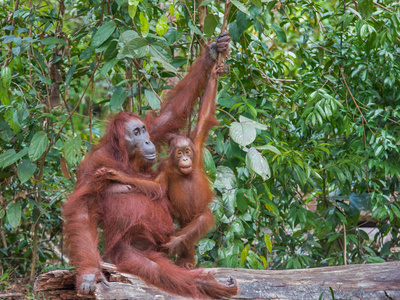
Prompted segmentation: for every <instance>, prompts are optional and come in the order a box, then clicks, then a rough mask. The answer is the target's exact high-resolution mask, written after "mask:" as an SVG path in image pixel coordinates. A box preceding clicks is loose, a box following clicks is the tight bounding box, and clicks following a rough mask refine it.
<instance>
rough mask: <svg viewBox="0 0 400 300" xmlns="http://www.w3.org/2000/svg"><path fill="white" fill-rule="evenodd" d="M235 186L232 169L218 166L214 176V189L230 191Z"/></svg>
mask: <svg viewBox="0 0 400 300" xmlns="http://www.w3.org/2000/svg"><path fill="white" fill-rule="evenodd" d="M235 185H236V176H235V173H233V171H232V169H231V168H229V167H226V166H218V167H217V173H216V175H215V181H214V187H215V188H223V189H231V188H233V187H234V186H235Z"/></svg>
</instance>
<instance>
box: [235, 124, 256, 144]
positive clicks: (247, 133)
mask: <svg viewBox="0 0 400 300" xmlns="http://www.w3.org/2000/svg"><path fill="white" fill-rule="evenodd" d="M229 135H230V136H231V138H232V139H233V140H234V141H235V142H236V143H238V144H239V145H242V146H247V145H249V144H251V143H252V142H254V140H255V139H256V136H257V133H256V129H255V127H254V124H253V123H251V122H244V123H238V122H232V123H231V126H230V130H229Z"/></svg>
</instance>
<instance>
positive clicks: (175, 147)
mask: <svg viewBox="0 0 400 300" xmlns="http://www.w3.org/2000/svg"><path fill="white" fill-rule="evenodd" d="M221 71H222V70H221V67H216V66H215V67H214V69H213V70H212V72H211V75H210V79H209V81H208V84H207V86H206V89H205V92H204V95H203V96H202V99H201V102H200V108H199V113H198V115H199V117H198V121H197V124H196V127H195V128H194V130H193V131H192V132H191V133H190V138H188V137H186V136H184V135H175V136H174V137H173V138H172V139H171V141H170V146H169V157H168V159H167V161H166V162H164V163H162V164H161V165H160V167H159V170H160V173H159V175H158V176H157V177H156V179H146V178H137V177H130V176H129V175H128V174H125V173H122V172H118V171H116V170H113V169H109V168H108V169H103V170H101V172H103V173H107V178H108V179H109V180H113V181H117V182H121V183H124V184H128V185H133V186H134V187H135V188H136V187H140V186H141V187H142V188H144V189H145V190H151V191H153V193H154V194H155V195H157V194H159V193H164V192H165V191H166V193H167V194H168V198H169V200H170V203H171V213H172V216H173V217H174V219H175V220H176V221H177V222H178V223H179V225H180V229H179V230H178V232H177V233H176V235H175V236H173V237H172V238H171V239H170V241H169V242H168V243H166V244H165V245H164V247H165V248H166V249H167V250H168V252H169V254H170V255H173V254H176V255H177V261H176V263H177V264H178V265H180V266H184V267H186V268H193V266H194V263H195V254H196V252H195V247H194V245H195V243H197V242H198V241H199V239H201V238H202V237H203V236H204V235H205V234H206V233H207V232H208V231H209V229H210V228H211V227H212V226H213V225H214V216H213V214H212V213H211V210H210V208H209V204H210V203H211V201H212V200H213V198H214V192H213V190H212V187H211V184H210V182H209V180H208V178H207V175H206V174H205V173H204V171H203V169H204V163H203V155H202V153H203V147H204V144H205V140H206V138H207V136H208V133H209V131H210V130H211V128H212V127H213V126H215V125H217V124H218V122H217V120H216V119H215V116H214V115H215V96H216V93H217V85H218V82H217V74H218V73H220V72H221ZM155 198H157V197H155Z"/></svg>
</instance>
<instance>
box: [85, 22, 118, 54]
mask: <svg viewBox="0 0 400 300" xmlns="http://www.w3.org/2000/svg"><path fill="white" fill-rule="evenodd" d="M114 31H115V23H114V22H113V21H108V22H106V23H104V24H103V25H101V26H100V28H99V29H97V31H96V33H95V34H94V36H93V38H92V42H91V44H90V47H91V48H93V49H96V48H98V47H100V46H101V45H102V44H103V43H104V42H105V41H106V40H108V38H109V37H110V36H111V35H112V34H113V33H114Z"/></svg>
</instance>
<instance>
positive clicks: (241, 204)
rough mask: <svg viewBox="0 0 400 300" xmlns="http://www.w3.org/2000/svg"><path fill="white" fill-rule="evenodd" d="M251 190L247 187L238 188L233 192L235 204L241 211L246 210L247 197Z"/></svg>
mask: <svg viewBox="0 0 400 300" xmlns="http://www.w3.org/2000/svg"><path fill="white" fill-rule="evenodd" d="M250 194H251V191H250V190H248V189H238V190H237V191H236V193H235V198H236V205H237V207H238V208H239V210H240V212H241V213H244V212H245V211H246V210H247V207H248V204H247V198H248V197H249V196H250Z"/></svg>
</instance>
